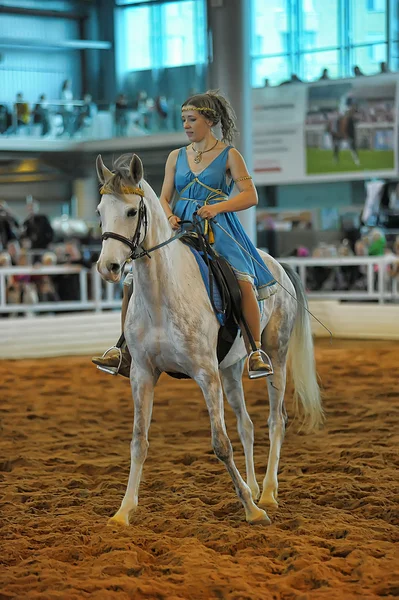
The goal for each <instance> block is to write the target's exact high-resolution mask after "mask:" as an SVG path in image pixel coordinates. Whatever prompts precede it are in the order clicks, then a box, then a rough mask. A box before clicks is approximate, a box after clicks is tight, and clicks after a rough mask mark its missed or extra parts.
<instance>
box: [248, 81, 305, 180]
mask: <svg viewBox="0 0 399 600" xmlns="http://www.w3.org/2000/svg"><path fill="white" fill-rule="evenodd" d="M252 101H253V113H252V148H253V167H254V180H255V183H258V184H275V183H283V182H285V183H290V182H294V181H300V180H302V179H303V178H304V170H305V162H304V153H303V129H304V116H305V114H306V85H303V84H299V85H298V84H291V85H285V86H278V87H270V88H269V87H268V88H257V89H254V90H252Z"/></svg>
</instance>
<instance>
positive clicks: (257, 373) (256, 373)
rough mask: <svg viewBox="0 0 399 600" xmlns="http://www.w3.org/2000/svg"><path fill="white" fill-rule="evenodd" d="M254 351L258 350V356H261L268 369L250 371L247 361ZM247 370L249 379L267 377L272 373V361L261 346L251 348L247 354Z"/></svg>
mask: <svg viewBox="0 0 399 600" xmlns="http://www.w3.org/2000/svg"><path fill="white" fill-rule="evenodd" d="M255 352H259V354H260V357H261V358H262V360H263V362H264V363H267V364H268V365H269V367H270V371H267V372H266V371H251V370H250V368H249V363H250V361H251V357H252V356H253V355H254V354H255ZM247 370H248V377H249V379H259V378H260V377H269V376H270V375H273V373H274V371H273V365H272V361H271V360H270V358H269V357H268V355H267V354H266V352H264V351H263V350H262V349H261V348H257V349H256V350H252V352H251V353H250V354H249V356H248V360H247Z"/></svg>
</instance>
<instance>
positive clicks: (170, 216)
mask: <svg viewBox="0 0 399 600" xmlns="http://www.w3.org/2000/svg"><path fill="white" fill-rule="evenodd" d="M175 216H176V215H169V217H168V221H169V219H171V218H172V217H175Z"/></svg>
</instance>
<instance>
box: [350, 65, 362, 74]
mask: <svg viewBox="0 0 399 600" xmlns="http://www.w3.org/2000/svg"><path fill="white" fill-rule="evenodd" d="M353 74H354V76H355V77H363V76H364V73H363V71H361V70H360V67H358V66H357V65H355V66H354V67H353Z"/></svg>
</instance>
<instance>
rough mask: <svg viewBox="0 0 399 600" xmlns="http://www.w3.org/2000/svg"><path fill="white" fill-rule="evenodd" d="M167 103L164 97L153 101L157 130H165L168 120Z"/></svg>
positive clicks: (158, 97)
mask: <svg viewBox="0 0 399 600" xmlns="http://www.w3.org/2000/svg"><path fill="white" fill-rule="evenodd" d="M168 109H169V107H168V101H167V99H166V97H165V96H157V97H156V99H155V111H156V115H157V121H158V123H157V128H158V129H161V130H164V129H167V120H168V112H169V111H168Z"/></svg>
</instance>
